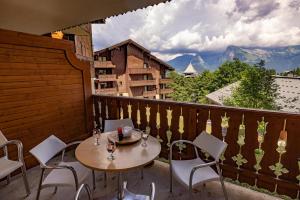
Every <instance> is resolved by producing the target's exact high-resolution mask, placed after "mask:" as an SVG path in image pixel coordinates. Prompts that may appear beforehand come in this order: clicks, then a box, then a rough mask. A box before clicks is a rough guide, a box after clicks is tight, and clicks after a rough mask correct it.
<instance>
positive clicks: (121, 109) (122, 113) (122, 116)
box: [120, 103, 124, 119]
mask: <svg viewBox="0 0 300 200" xmlns="http://www.w3.org/2000/svg"><path fill="white" fill-rule="evenodd" d="M120 119H124V112H123V107H122V103H121V105H120Z"/></svg>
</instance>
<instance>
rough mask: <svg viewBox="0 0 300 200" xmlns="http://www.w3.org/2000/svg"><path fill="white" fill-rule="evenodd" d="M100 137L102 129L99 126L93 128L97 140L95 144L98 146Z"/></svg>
mask: <svg viewBox="0 0 300 200" xmlns="http://www.w3.org/2000/svg"><path fill="white" fill-rule="evenodd" d="M100 137H101V130H100V129H99V128H94V129H93V138H94V140H95V143H94V145H96V146H98V145H100Z"/></svg>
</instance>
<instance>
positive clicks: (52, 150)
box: [29, 135, 67, 165]
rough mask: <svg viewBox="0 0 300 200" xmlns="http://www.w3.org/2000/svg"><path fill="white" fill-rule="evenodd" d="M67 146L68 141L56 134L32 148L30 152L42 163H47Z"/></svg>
mask: <svg viewBox="0 0 300 200" xmlns="http://www.w3.org/2000/svg"><path fill="white" fill-rule="evenodd" d="M66 146H67V145H66V143H64V142H63V141H61V140H60V139H59V138H57V137H56V136H54V135H51V136H49V137H48V138H47V139H45V140H44V141H43V142H41V143H40V144H38V145H37V146H35V147H34V148H32V149H31V150H30V151H29V152H30V153H31V154H32V155H33V156H34V157H35V158H36V159H37V160H38V161H39V162H40V164H42V165H45V164H46V163H47V162H48V161H49V160H50V159H51V158H53V157H54V156H55V155H56V154H57V153H59V152H60V151H61V150H62V149H64V148H65V147H66Z"/></svg>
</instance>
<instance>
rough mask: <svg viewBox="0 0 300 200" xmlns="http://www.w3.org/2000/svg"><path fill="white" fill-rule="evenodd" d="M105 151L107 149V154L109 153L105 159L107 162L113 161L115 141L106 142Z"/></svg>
mask: <svg viewBox="0 0 300 200" xmlns="http://www.w3.org/2000/svg"><path fill="white" fill-rule="evenodd" d="M106 149H107V151H108V153H110V154H109V156H108V157H107V159H108V160H114V159H115V156H114V155H113V153H114V152H115V150H116V142H115V141H111V140H108V141H107V146H106Z"/></svg>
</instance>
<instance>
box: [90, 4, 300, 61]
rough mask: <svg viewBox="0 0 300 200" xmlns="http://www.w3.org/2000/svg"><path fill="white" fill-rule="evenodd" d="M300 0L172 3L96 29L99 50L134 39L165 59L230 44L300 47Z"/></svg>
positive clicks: (96, 41) (94, 27) (140, 11)
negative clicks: (297, 45)
mask: <svg viewBox="0 0 300 200" xmlns="http://www.w3.org/2000/svg"><path fill="white" fill-rule="evenodd" d="M299 7H300V1H299V0H285V1H275V0H264V1H261V0H173V1H171V2H167V3H165V4H159V5H157V6H154V7H149V8H147V9H141V10H138V11H135V12H131V13H128V14H125V15H122V16H118V17H112V18H109V19H107V21H106V24H104V25H94V26H93V36H94V41H93V42H94V46H95V49H101V48H105V47H108V46H110V45H113V44H115V43H118V42H121V41H122V40H126V39H128V38H131V39H133V40H135V41H136V42H138V43H140V44H141V45H143V46H144V47H146V48H148V49H150V50H151V51H152V52H155V55H157V56H158V57H159V56H160V57H161V58H162V59H168V58H171V57H173V56H174V55H177V54H178V55H181V54H184V53H196V52H199V51H211V50H224V49H225V48H226V47H227V46H228V45H238V46H263V47H269V46H283V45H295V44H300V20H298V17H299V16H300V9H299Z"/></svg>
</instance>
